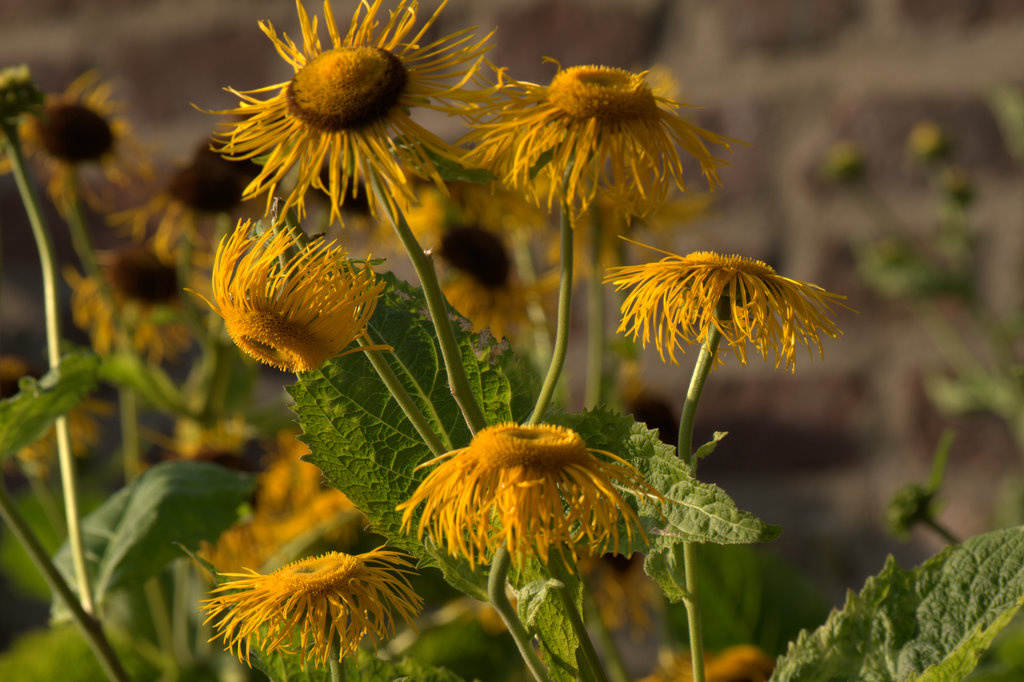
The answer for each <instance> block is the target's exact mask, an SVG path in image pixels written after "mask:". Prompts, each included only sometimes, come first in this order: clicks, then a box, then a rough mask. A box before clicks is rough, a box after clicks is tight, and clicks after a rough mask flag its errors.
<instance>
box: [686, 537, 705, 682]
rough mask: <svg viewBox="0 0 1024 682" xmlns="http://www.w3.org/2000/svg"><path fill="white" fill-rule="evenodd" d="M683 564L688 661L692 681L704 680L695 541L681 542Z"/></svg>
mask: <svg viewBox="0 0 1024 682" xmlns="http://www.w3.org/2000/svg"><path fill="white" fill-rule="evenodd" d="M683 566H684V570H685V573H686V596H685V598H684V599H683V602H684V603H685V604H686V624H687V626H688V629H689V631H690V661H691V663H692V664H693V682H704V626H703V625H702V623H701V617H700V599H699V598H698V597H697V543H696V542H684V543H683Z"/></svg>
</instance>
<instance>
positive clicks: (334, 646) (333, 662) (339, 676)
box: [327, 635, 345, 682]
mask: <svg viewBox="0 0 1024 682" xmlns="http://www.w3.org/2000/svg"><path fill="white" fill-rule="evenodd" d="M339 636H340V635H339ZM327 667H328V668H330V670H331V682H345V664H344V663H342V662H341V641H340V639H339V638H338V637H332V638H331V649H330V651H329V652H328V653H327Z"/></svg>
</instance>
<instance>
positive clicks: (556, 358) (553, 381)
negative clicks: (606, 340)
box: [527, 201, 573, 424]
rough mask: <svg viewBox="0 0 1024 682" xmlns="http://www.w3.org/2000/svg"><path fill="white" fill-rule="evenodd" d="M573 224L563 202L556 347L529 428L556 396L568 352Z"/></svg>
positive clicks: (539, 418)
mask: <svg viewBox="0 0 1024 682" xmlns="http://www.w3.org/2000/svg"><path fill="white" fill-rule="evenodd" d="M572 237H573V234H572V223H571V222H570V216H569V206H568V205H566V203H565V202H564V201H563V202H562V220H561V242H562V243H561V247H562V256H561V273H560V280H559V283H558V313H557V315H556V322H555V347H554V350H553V351H552V353H551V364H550V366H549V367H548V373H547V376H545V377H544V384H543V385H542V386H541V388H540V394H539V395H538V396H537V403H536V405H535V406H534V408H533V413H532V414H531V415H530V419H529V420H528V421H527V423H528V424H539V423H540V420H541V419H542V418H543V416H544V411H545V410H547V409H548V405H549V404H550V403H551V396H553V395H554V393H555V387H556V386H557V385H558V378H559V377H560V376H561V374H562V367H563V366H564V365H565V354H566V351H567V350H568V348H569V320H570V313H571V311H572V257H573V249H572V246H573V245H572Z"/></svg>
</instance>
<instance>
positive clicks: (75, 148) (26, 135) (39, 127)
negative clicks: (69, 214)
mask: <svg viewBox="0 0 1024 682" xmlns="http://www.w3.org/2000/svg"><path fill="white" fill-rule="evenodd" d="M111 95H112V88H111V86H110V84H109V83H104V82H101V81H100V79H99V76H98V75H97V74H96V73H95V72H93V71H90V72H88V73H85V74H83V75H82V76H80V77H78V78H77V79H75V81H74V82H72V83H71V85H69V86H68V88H67V90H66V91H65V92H64V93H63V94H61V95H49V96H47V97H46V101H45V104H44V107H43V110H42V111H41V112H40V113H39V115H30V116H26V117H24V119H23V121H22V125H21V126H20V128H19V134H20V136H21V138H22V140H23V142H24V144H25V151H26V152H27V153H29V154H31V155H32V156H35V157H38V158H41V159H43V161H44V163H45V172H46V175H47V176H48V182H47V191H48V193H49V194H50V196H51V197H52V198H53V200H54V203H56V204H57V206H58V207H59V208H60V209H61V210H62V211H66V210H67V208H68V206H69V205H70V203H71V202H73V201H75V200H76V197H77V196H78V195H79V193H81V196H82V197H83V198H85V199H86V200H87V201H89V203H90V204H92V205H93V206H94V207H96V208H97V209H103V208H105V207H106V206H107V205H108V204H109V203H111V200H112V193H111V192H109V191H108V192H103V193H100V192H98V191H95V190H93V189H91V188H90V187H89V186H87V185H86V184H81V186H80V183H79V181H78V175H79V171H80V170H82V169H84V168H85V167H86V166H99V168H100V169H101V171H102V175H103V176H104V178H105V180H106V181H107V183H108V186H109V185H110V184H112V185H115V186H118V187H124V186H127V185H128V184H129V183H130V182H132V181H133V180H138V179H140V178H145V177H148V176H149V174H150V173H151V169H150V165H149V160H148V159H147V158H146V155H145V153H144V152H143V151H142V147H141V145H140V144H139V143H138V141H137V140H136V139H135V138H134V137H133V135H132V133H131V128H130V126H129V125H128V123H127V121H126V120H125V119H124V118H123V116H121V107H120V105H119V104H117V103H116V102H115V101H114V100H113V99H112V97H111ZM108 195H110V196H108Z"/></svg>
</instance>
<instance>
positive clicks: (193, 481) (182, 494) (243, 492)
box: [55, 461, 256, 603]
mask: <svg viewBox="0 0 1024 682" xmlns="http://www.w3.org/2000/svg"><path fill="white" fill-rule="evenodd" d="M255 486H256V479H255V478H254V477H252V476H249V475H246V474H241V473H239V472H237V471H232V470H230V469H226V468H224V467H221V466H219V465H216V464H211V463H209V462H195V461H176V462H164V463H161V464H157V465H156V466H154V467H153V468H151V469H149V470H148V471H146V472H145V473H144V474H143V475H142V476H141V477H140V478H139V479H138V480H137V481H135V482H133V483H131V484H129V485H127V486H125V487H124V488H122V489H121V490H119V491H117V492H116V493H114V494H113V495H112V496H111V497H110V498H109V499H107V501H106V502H105V503H103V505H102V506H100V507H99V508H98V509H96V510H95V511H94V512H92V513H91V514H89V515H88V516H86V517H85V518H84V519H83V520H82V535H83V543H84V545H85V552H86V558H87V563H88V568H89V572H90V574H91V575H92V584H93V590H94V594H95V597H96V601H97V602H98V603H102V602H103V600H104V597H106V596H107V595H108V594H109V593H110V592H112V591H114V590H116V589H118V588H121V587H128V586H132V585H140V584H142V583H143V582H145V581H146V580H147V579H148V578H150V577H151V576H153V575H156V574H157V573H159V572H160V571H161V570H162V569H163V568H164V566H166V565H167V563H168V562H170V561H171V560H172V559H175V558H177V557H179V556H182V552H181V549H180V548H179V547H178V546H177V545H176V544H175V543H180V544H182V545H184V546H185V547H188V548H190V549H195V548H197V547H198V546H199V542H200V541H201V540H206V541H209V542H214V541H216V539H217V538H218V537H219V536H220V534H221V532H223V531H224V530H225V529H226V528H228V527H229V526H230V525H231V524H232V523H234V521H235V520H236V518H237V514H236V510H237V508H238V507H239V505H241V504H242V503H243V502H245V501H246V500H248V499H249V497H250V496H251V495H252V492H253V490H254V489H255ZM55 561H56V563H57V566H58V568H60V569H61V570H62V571H63V573H64V574H65V576H68V577H69V579H70V576H72V574H73V571H72V567H71V554H70V551H69V549H68V545H67V543H65V544H64V545H63V546H62V547H61V548H60V550H58V552H57V555H56V557H55ZM70 582H71V584H72V585H73V584H75V583H74V581H73V580H70Z"/></svg>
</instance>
